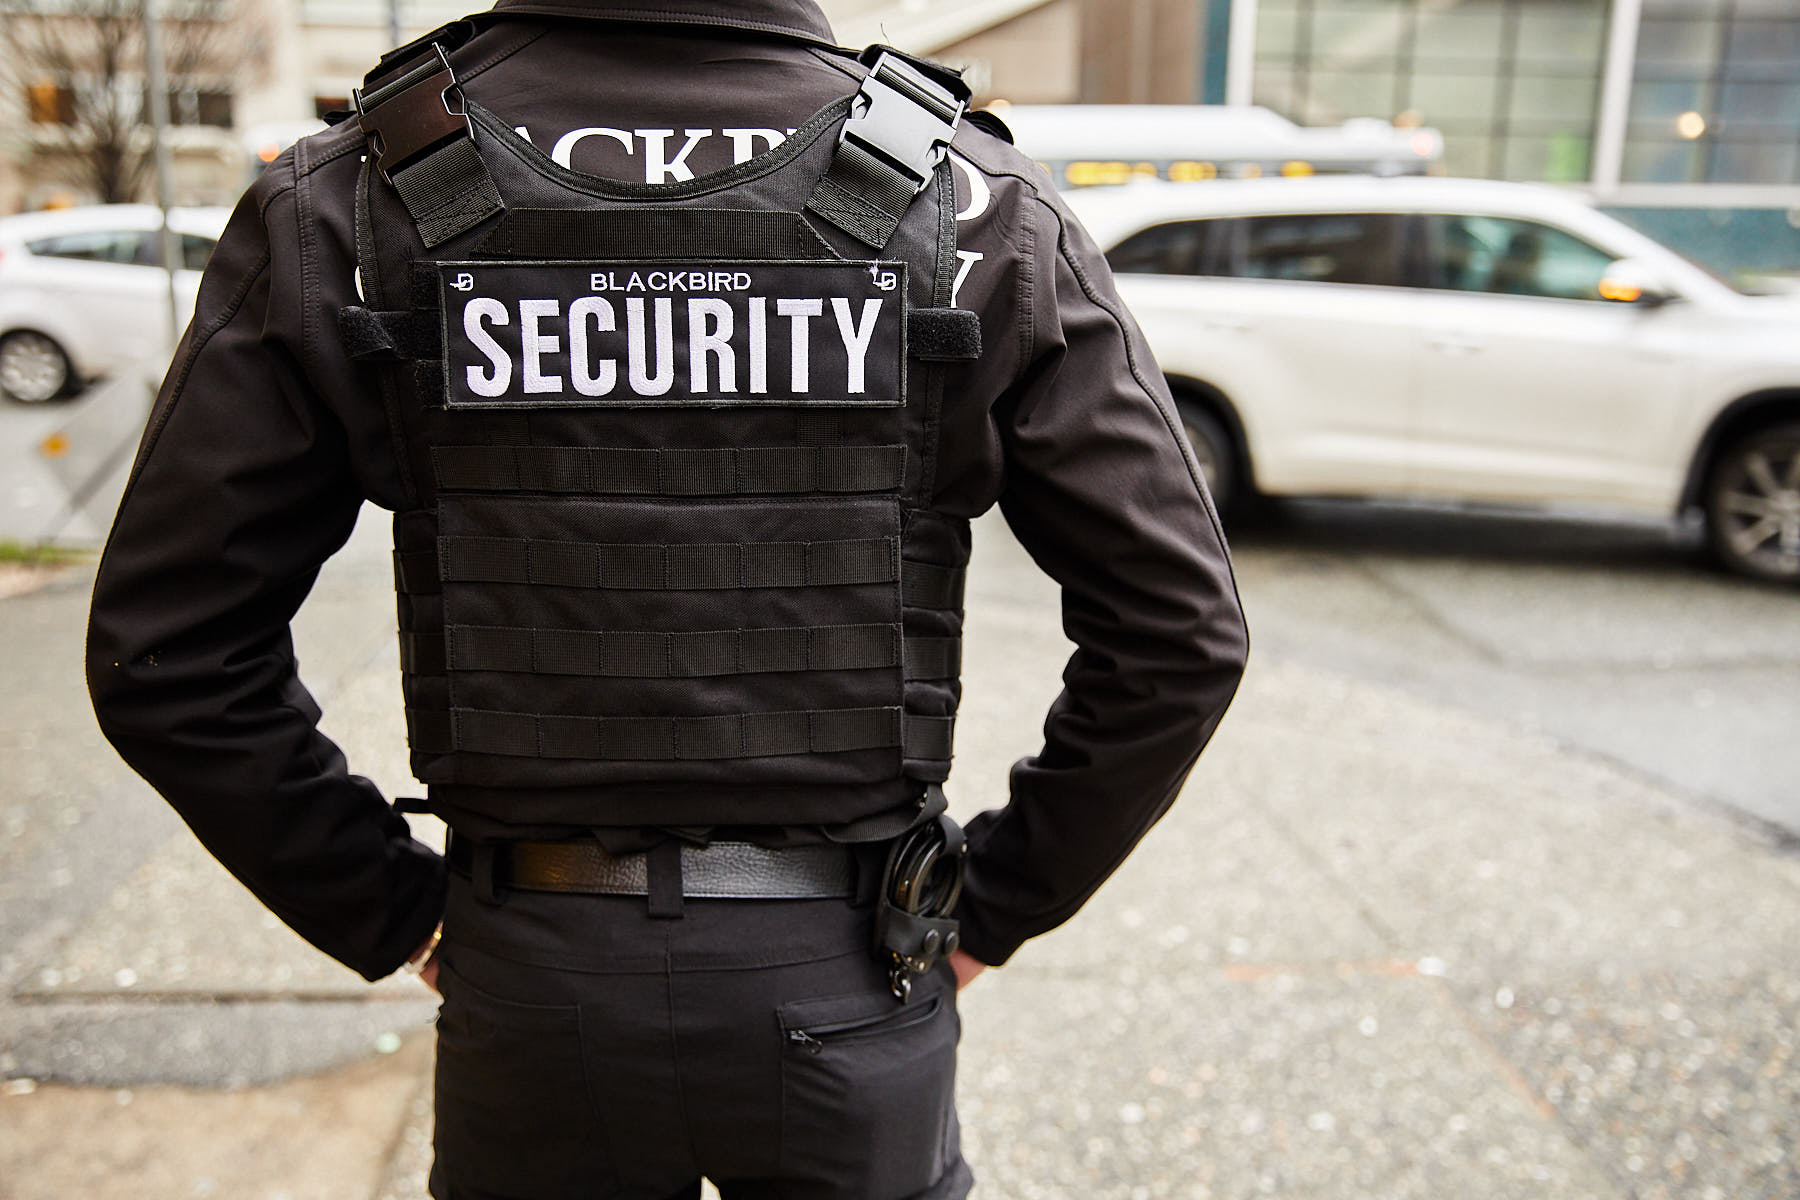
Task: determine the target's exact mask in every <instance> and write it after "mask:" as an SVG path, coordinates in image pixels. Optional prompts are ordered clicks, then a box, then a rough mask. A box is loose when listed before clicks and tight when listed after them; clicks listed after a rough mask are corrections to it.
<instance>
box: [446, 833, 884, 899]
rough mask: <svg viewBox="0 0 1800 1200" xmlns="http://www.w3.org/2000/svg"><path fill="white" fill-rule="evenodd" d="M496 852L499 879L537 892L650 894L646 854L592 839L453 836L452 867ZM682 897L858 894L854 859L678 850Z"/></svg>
mask: <svg viewBox="0 0 1800 1200" xmlns="http://www.w3.org/2000/svg"><path fill="white" fill-rule="evenodd" d="M484 850H491V852H492V853H493V855H494V863H493V871H494V875H495V879H496V882H498V883H500V884H501V885H502V886H505V887H515V888H522V889H524V890H526V891H536V892H577V893H586V894H590V895H605V896H648V895H649V894H650V864H649V858H648V856H647V855H645V854H609V853H608V852H607V851H606V850H604V849H602V848H601V846H600V845H599V844H598V843H597V842H593V841H569V842H498V843H493V844H491V845H490V846H488V847H482V846H480V845H478V844H477V843H475V842H473V841H471V840H470V839H468V838H458V837H452V838H451V839H450V850H449V859H450V866H451V868H452V869H454V870H456V871H458V872H460V873H462V874H464V875H471V874H473V868H474V863H475V859H476V856H477V855H478V854H480V853H482V852H483V851H484ZM681 894H682V895H683V896H690V897H699V898H710V899H738V900H802V899H821V898H827V897H849V896H854V895H855V894H856V864H855V857H854V855H853V853H852V851H850V850H849V849H848V848H847V847H844V846H834V845H818V846H787V847H782V848H780V849H773V848H770V847H767V846H758V845H754V844H753V843H750V842H714V843H713V844H712V845H710V846H689V845H683V846H682V847H681Z"/></svg>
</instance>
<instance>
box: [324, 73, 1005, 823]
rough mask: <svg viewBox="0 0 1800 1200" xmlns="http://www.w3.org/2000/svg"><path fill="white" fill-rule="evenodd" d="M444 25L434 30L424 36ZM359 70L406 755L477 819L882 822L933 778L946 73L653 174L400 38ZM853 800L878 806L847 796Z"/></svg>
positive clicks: (941, 523) (941, 759)
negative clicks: (549, 132)
mask: <svg viewBox="0 0 1800 1200" xmlns="http://www.w3.org/2000/svg"><path fill="white" fill-rule="evenodd" d="M439 40H440V41H441V40H442V39H441V38H440V39H439ZM422 49H423V52H422V53H420V52H419V50H418V49H416V48H415V49H414V51H413V52H412V54H411V58H410V61H402V62H399V63H397V64H393V65H391V66H390V65H388V64H385V63H384V69H383V70H382V71H381V72H380V73H379V74H378V76H377V77H375V78H374V80H373V82H374V83H375V84H376V85H377V86H374V87H372V88H370V89H369V90H368V91H366V92H364V93H360V94H359V96H358V101H359V111H360V112H361V114H362V124H363V127H364V129H365V130H366V131H367V132H368V133H369V137H370V153H369V155H368V159H367V161H366V163H365V166H364V169H363V173H362V177H361V184H360V188H359V196H358V220H357V231H358V243H359V245H358V257H359V264H360V265H359V276H360V287H361V292H362V296H363V300H364V303H363V304H361V305H357V306H353V307H351V308H348V309H346V310H345V311H344V312H343V314H342V321H341V323H342V328H343V332H344V336H345V339H346V343H347V346H348V348H349V350H350V352H351V353H352V354H353V355H354V356H356V357H358V358H360V359H363V360H366V361H368V362H369V363H370V364H371V365H372V368H373V369H374V370H376V371H377V372H378V373H379V375H380V381H381V385H382V391H383V395H384V397H385V400H386V403H387V406H388V411H389V415H390V420H391V424H392V429H393V436H394V445H395V451H396V454H397V455H398V456H399V458H400V461H401V463H402V464H403V466H404V468H405V469H406V470H407V471H408V473H409V476H410V478H409V480H408V487H409V490H410V493H411V495H412V496H413V497H414V503H413V506H412V508H411V509H410V511H405V512H401V513H399V514H397V515H396V517H395V522H394V542H395V566H396V570H395V577H396V584H397V588H398V591H399V625H400V635H401V667H402V671H403V674H404V692H405V701H406V715H407V729H408V738H409V742H410V747H411V752H412V766H413V771H414V774H416V775H417V776H418V778H419V779H420V780H421V781H422V782H424V783H426V784H428V785H429V786H430V789H431V806H432V807H433V808H434V809H435V810H437V811H439V812H440V813H443V814H445V815H446V816H449V817H451V819H452V821H453V823H454V822H455V821H456V819H457V814H461V815H462V816H463V818H465V819H466V820H468V821H469V822H470V823H472V824H479V825H482V826H486V827H492V826H493V825H496V824H504V825H506V826H508V827H518V828H534V827H535V828H543V827H569V826H574V827H591V826H620V825H663V826H667V825H792V824H813V825H839V824H844V823H852V822H862V823H864V824H865V825H868V824H874V825H882V824H885V823H886V821H887V818H888V817H890V816H900V815H901V814H911V813H915V812H917V808H918V800H919V798H920V796H921V794H922V793H923V792H924V791H925V789H926V788H927V786H928V785H930V784H933V783H935V782H938V781H941V780H942V779H943V778H944V777H945V775H946V774H947V772H948V770H949V764H950V751H951V728H952V723H953V718H954V714H955V711H956V705H957V700H958V695H959V690H960V689H959V683H958V671H959V661H960V643H959V635H960V631H961V624H962V612H961V609H962V589H963V568H964V566H965V565H966V563H967V561H968V546H969V531H968V527H967V524H966V523H965V522H963V521H961V520H956V519H951V518H948V517H945V516H943V515H941V514H938V513H935V512H933V511H931V508H930V498H931V495H932V477H933V468H934V464H935V462H936V458H937V439H938V414H939V409H940V406H941V404H942V400H943V365H942V364H943V363H944V362H945V361H949V360H953V359H957V358H968V357H973V356H975V355H976V354H978V353H979V339H980V334H979V326H978V324H977V322H976V319H975V316H974V314H972V313H968V312H960V311H957V310H954V309H952V308H951V307H950V297H951V284H952V281H953V278H954V271H955V264H956V258H955V237H956V226H955V204H954V192H953V190H952V187H951V182H950V174H949V168H948V165H947V164H946V163H945V162H944V161H943V159H944V146H945V145H946V144H947V143H948V141H949V140H950V137H951V135H952V134H953V132H954V129H955V126H956V123H957V121H958V119H959V118H960V117H961V114H962V111H963V105H964V101H965V100H966V96H967V93H966V91H964V90H963V89H962V88H961V85H960V81H957V80H956V79H955V77H954V76H951V75H948V74H947V73H942V72H941V71H939V70H937V69H933V68H930V67H928V66H926V65H925V64H915V63H914V62H912V61H911V60H906V59H903V58H902V57H901V56H898V55H896V54H892V53H888V54H881V55H876V54H873V53H866V54H865V56H864V57H865V61H868V62H872V64H873V68H872V70H871V72H870V75H869V78H868V80H867V81H866V82H865V83H864V85H863V88H862V90H861V91H860V92H859V93H858V94H857V95H856V96H854V97H846V98H845V99H844V100H842V101H839V102H836V103H834V104H831V105H829V106H827V107H826V108H825V109H823V110H822V111H820V112H819V113H817V114H816V115H815V116H813V117H812V118H811V119H809V120H808V121H807V122H806V123H805V124H804V125H802V126H801V127H800V128H799V129H797V130H796V131H795V132H794V133H793V135H792V136H790V137H789V138H788V139H787V140H786V141H785V142H783V143H782V144H781V145H780V146H778V147H776V148H774V149H772V150H770V151H769V152H767V153H765V154H763V155H762V156H760V157H757V158H753V159H751V160H749V161H747V162H744V163H742V164H740V165H738V166H736V167H734V168H731V169H729V170H726V171H723V172H719V173H715V174H712V175H708V176H703V177H701V178H699V179H695V180H692V181H688V182H682V183H670V184H659V185H646V184H631V183H615V182H608V181H604V180H600V179H596V178H593V177H590V176H584V175H579V174H576V173H574V172H571V171H568V170H565V169H563V168H561V167H559V166H557V165H556V164H555V163H553V162H552V161H551V160H550V159H549V158H547V157H546V156H545V155H544V154H543V153H542V152H540V151H539V150H537V149H536V148H534V147H533V146H532V145H531V144H530V143H528V142H526V141H525V140H524V139H522V138H520V137H518V136H517V135H516V134H514V133H513V132H512V130H511V129H510V128H509V126H508V125H507V124H506V123H505V122H504V121H502V120H501V119H500V118H498V117H496V116H495V115H493V114H491V113H488V112H486V111H484V110H482V109H480V108H479V107H477V106H475V105H474V104H467V103H465V102H464V101H463V100H462V99H461V97H460V93H459V91H458V90H457V88H456V87H455V80H454V77H453V75H452V73H451V70H450V66H449V63H448V60H447V58H446V57H445V56H444V54H443V53H442V51H441V50H440V49H439V48H438V45H437V43H436V42H434V41H432V40H429V39H428V40H426V41H425V42H424V43H422ZM871 818H877V819H876V820H874V821H872V822H871V820H870V819H871Z"/></svg>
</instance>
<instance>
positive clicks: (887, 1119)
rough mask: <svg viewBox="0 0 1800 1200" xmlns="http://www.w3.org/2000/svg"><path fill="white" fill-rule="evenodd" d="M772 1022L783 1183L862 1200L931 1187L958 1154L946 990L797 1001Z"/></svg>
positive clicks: (951, 1016)
mask: <svg viewBox="0 0 1800 1200" xmlns="http://www.w3.org/2000/svg"><path fill="white" fill-rule="evenodd" d="M939 978H941V976H939ZM779 1015H780V1020H781V1030H782V1036H783V1038H784V1039H785V1045H784V1046H783V1054H782V1081H781V1082H782V1172H783V1175H784V1176H786V1177H788V1178H791V1179H796V1180H798V1179H804V1180H809V1181H812V1180H817V1181H830V1182H832V1183H833V1184H835V1186H836V1187H838V1188H840V1189H842V1194H844V1195H856V1196H866V1197H868V1198H869V1200H899V1198H900V1197H905V1196H911V1195H913V1194H914V1193H917V1192H920V1191H923V1190H925V1189H926V1188H928V1187H930V1186H931V1185H932V1184H933V1183H935V1182H936V1181H937V1179H938V1178H939V1177H940V1176H941V1175H942V1174H943V1172H944V1171H945V1169H946V1168H947V1167H949V1166H950V1165H951V1163H953V1162H954V1161H955V1158H956V1154H957V1150H956V1147H955V1145H954V1137H953V1129H954V1121H953V1107H954V1103H955V1084H956V1042H957V1037H958V1035H959V1033H960V1031H961V1024H960V1022H959V1020H958V1018H957V1015H956V1006H955V1004H954V1001H953V999H952V996H951V993H950V991H949V989H948V988H947V987H945V986H942V985H940V987H939V989H938V990H937V991H935V992H927V994H925V995H917V994H915V996H914V998H913V1000H912V1002H910V1003H908V1004H901V1003H899V1002H898V1001H896V1000H895V999H894V998H893V997H892V996H891V995H889V994H887V993H886V992H876V993H865V994H859V995H854V996H830V997H825V998H822V999H817V1000H801V1001H796V1002H794V1003H792V1004H787V1005H784V1006H783V1007H782V1008H781V1010H780V1014H779Z"/></svg>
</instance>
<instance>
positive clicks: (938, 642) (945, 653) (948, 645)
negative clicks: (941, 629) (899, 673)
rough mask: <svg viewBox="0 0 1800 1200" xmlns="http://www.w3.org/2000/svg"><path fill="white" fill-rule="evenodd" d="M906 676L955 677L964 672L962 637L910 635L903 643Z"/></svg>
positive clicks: (921, 678)
mask: <svg viewBox="0 0 1800 1200" xmlns="http://www.w3.org/2000/svg"><path fill="white" fill-rule="evenodd" d="M903 648H904V650H905V655H904V657H905V660H906V661H905V664H904V671H905V677H906V678H907V679H909V680H914V679H919V680H923V679H955V678H957V677H958V676H960V675H961V674H962V639H961V638H953V637H950V638H928V637H909V638H907V639H906V641H905V642H904V643H903Z"/></svg>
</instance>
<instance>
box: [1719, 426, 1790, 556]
mask: <svg viewBox="0 0 1800 1200" xmlns="http://www.w3.org/2000/svg"><path fill="white" fill-rule="evenodd" d="M1705 506H1706V537H1707V544H1708V546H1709V547H1710V548H1711V550H1712V554H1713V557H1714V558H1715V559H1717V560H1718V562H1719V563H1720V564H1721V565H1722V566H1724V567H1726V568H1727V569H1728V570H1732V571H1735V572H1737V573H1738V574H1740V575H1748V576H1750V577H1752V578H1754V579H1764V580H1771V581H1774V582H1779V583H1800V422H1785V423H1782V424H1777V425H1766V426H1764V427H1763V428H1761V429H1756V430H1752V431H1751V432H1750V433H1747V434H1745V435H1744V436H1742V437H1740V438H1737V439H1736V440H1735V441H1733V442H1731V443H1729V444H1728V445H1727V446H1726V447H1725V449H1724V450H1723V451H1721V452H1720V454H1719V457H1718V458H1717V459H1716V460H1715V461H1714V463H1713V466H1712V471H1711V472H1710V473H1709V475H1708V476H1707V483H1706V493H1705Z"/></svg>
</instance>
